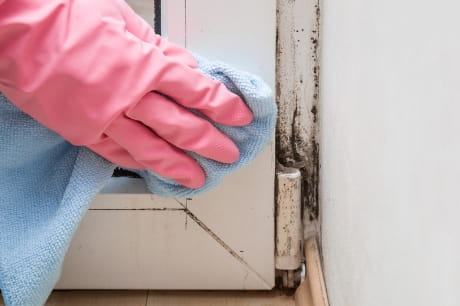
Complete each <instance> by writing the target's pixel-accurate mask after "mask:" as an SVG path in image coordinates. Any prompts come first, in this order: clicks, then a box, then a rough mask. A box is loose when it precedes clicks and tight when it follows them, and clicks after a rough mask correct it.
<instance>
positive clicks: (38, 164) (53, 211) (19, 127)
mask: <svg viewBox="0 0 460 306" xmlns="http://www.w3.org/2000/svg"><path fill="white" fill-rule="evenodd" d="M198 61H199V69H200V70H201V71H202V72H203V73H205V74H207V75H209V76H210V77H212V78H214V79H216V80H218V81H221V82H223V83H224V84H225V85H226V86H227V87H228V88H229V89H230V90H231V91H233V92H235V93H236V94H238V95H240V96H241V97H242V98H243V99H244V100H245V101H246V103H247V104H248V106H249V107H250V108H251V109H252V111H253V113H254V121H253V122H252V123H251V124H250V125H248V126H245V127H226V126H222V125H216V126H217V127H218V128H219V129H221V130H222V131H223V132H224V133H225V134H227V135H228V136H229V137H230V138H232V139H233V141H234V142H235V143H236V144H237V146H238V148H239V149H240V153H241V154H240V155H241V156H240V159H239V160H238V161H237V162H236V163H233V164H231V165H228V164H221V163H218V162H214V161H211V160H207V159H205V158H201V157H199V156H197V155H195V154H193V153H190V154H191V155H192V156H193V157H194V158H195V159H196V160H197V161H198V162H199V163H200V164H201V166H202V167H203V169H204V170H205V172H206V183H205V185H204V186H203V187H201V188H199V189H189V188H186V187H183V186H181V185H178V184H177V183H175V182H173V181H171V180H168V179H165V178H163V177H160V176H159V175H157V174H155V173H153V172H150V171H148V172H147V171H140V172H138V173H139V174H140V175H141V176H142V177H143V178H144V180H145V182H146V184H147V187H148V188H149V190H151V191H152V192H153V193H155V194H158V195H161V196H167V197H188V196H193V195H197V194H199V193H202V192H204V191H207V190H210V189H212V188H213V187H215V186H216V185H218V184H219V182H220V181H221V179H222V178H223V177H224V176H225V175H226V174H229V173H230V172H232V171H234V170H236V169H238V168H240V167H242V166H244V165H246V164H247V163H249V162H250V161H251V160H253V159H254V158H255V157H256V156H257V154H258V153H260V151H261V150H262V149H263V148H264V147H265V145H266V144H267V143H268V142H269V140H270V139H271V135H272V133H273V130H274V126H275V122H276V104H275V101H274V97H273V94H272V91H271V90H270V88H269V87H268V86H267V85H266V84H265V83H264V82H263V81H262V80H261V79H260V78H258V77H256V76H254V75H251V74H248V73H246V72H241V71H238V70H236V69H234V68H232V67H230V66H228V65H225V64H223V63H220V62H210V61H208V60H205V59H203V58H199V59H198ZM115 167H116V166H115V165H113V164H111V163H109V162H108V161H106V160H104V159H103V158H101V157H99V156H98V155H96V154H94V153H93V152H91V151H89V150H88V149H86V148H83V147H76V146H73V145H72V144H70V143H68V142H67V141H65V140H64V139H63V138H61V137H60V136H59V135H57V134H55V133H54V132H52V131H50V130H48V129H46V128H45V127H43V126H41V125H40V124H38V123H37V122H36V121H34V120H33V119H32V118H31V117H29V116H28V115H26V114H24V113H22V112H21V111H19V110H18V109H17V108H16V107H15V106H14V105H13V104H11V103H10V102H9V101H8V100H7V99H6V98H5V97H4V96H3V95H1V94H0V289H1V290H2V294H3V298H4V301H5V303H6V305H8V306H9V305H14V306H19V305H21V306H29V305H30V306H37V305H43V304H44V303H45V301H46V299H47V298H48V296H49V294H50V293H51V291H52V289H53V287H54V286H55V284H56V282H57V281H58V279H59V276H60V272H61V268H62V263H63V259H64V255H65V253H66V251H67V249H68V247H69V243H70V240H71V238H72V235H73V234H74V232H75V230H76V229H77V226H78V224H79V223H80V221H81V219H82V218H83V216H84V214H85V213H86V211H87V209H88V206H89V203H90V201H91V200H92V199H93V197H94V196H96V194H97V193H98V192H99V191H100V190H101V188H102V187H103V186H104V184H105V183H107V181H108V180H109V179H110V177H111V176H112V173H113V170H114V169H115Z"/></svg>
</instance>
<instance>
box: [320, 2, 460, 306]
mask: <svg viewBox="0 0 460 306" xmlns="http://www.w3.org/2000/svg"><path fill="white" fill-rule="evenodd" d="M459 9H460V2H458V1H449V0H439V1H428V0H405V1H398V0H386V1H378V0H349V1H342V0H323V1H322V33H321V39H322V46H321V48H322V55H321V56H322V57H321V65H322V66H321V98H320V104H321V109H320V110H321V165H322V166H321V174H320V175H321V191H320V192H321V205H322V230H323V237H322V244H323V255H324V261H325V274H326V275H325V277H326V284H327V287H328V291H329V297H330V301H331V305H332V306H380V305H382V306H383V305H385V306H390V305H414V306H415V305H416V306H423V305H430V306H432V305H436V306H441V305H442V306H444V305H452V306H453V305H460V290H459V285H460V222H459V221H460V162H459V159H460V139H459V131H460V119H459V116H460V86H459V85H460V82H459V81H460V77H459V73H460V35H459V34H460V18H459Z"/></svg>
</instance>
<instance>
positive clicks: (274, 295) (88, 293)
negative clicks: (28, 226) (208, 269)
mask: <svg viewBox="0 0 460 306" xmlns="http://www.w3.org/2000/svg"><path fill="white" fill-rule="evenodd" d="M0 305H2V306H3V305H4V303H3V301H2V299H1V297H0ZM227 305H235V306H294V305H295V301H294V296H293V295H290V294H287V293H284V292H281V291H278V290H273V291H153V290H56V291H54V292H53V293H52V294H51V296H50V298H49V299H48V302H47V303H46V306H227Z"/></svg>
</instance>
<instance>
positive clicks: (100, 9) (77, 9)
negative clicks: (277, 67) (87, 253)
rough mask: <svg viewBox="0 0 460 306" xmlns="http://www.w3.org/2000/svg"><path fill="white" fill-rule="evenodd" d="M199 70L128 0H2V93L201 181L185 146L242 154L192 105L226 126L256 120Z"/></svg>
mask: <svg viewBox="0 0 460 306" xmlns="http://www.w3.org/2000/svg"><path fill="white" fill-rule="evenodd" d="M194 68H196V62H195V59H194V58H193V56H192V55H191V54H190V53H188V52H187V51H186V50H184V49H183V48H180V47H178V46H175V45H173V44H170V43H168V42H167V41H165V40H162V39H161V38H160V37H159V36H157V35H156V34H155V33H154V32H153V30H152V29H151V28H150V26H149V25H147V24H146V23H145V22H144V21H143V20H141V18H140V17H138V16H137V15H136V14H135V13H134V12H133V11H132V10H131V9H130V8H129V7H128V6H127V4H126V3H124V2H123V1H121V0H99V1H94V0H47V1H36V0H35V1H34V0H4V1H2V0H0V92H3V93H4V94H5V96H7V97H8V98H9V99H10V100H11V101H12V102H13V103H14V104H15V105H16V106H17V107H18V108H19V109H21V110H22V111H24V112H26V113H27V114H29V115H30V116H32V117H33V118H35V119H36V120H37V121H39V122H40V123H41V124H43V125H44V126H46V127H48V128H49V129H51V130H54V131H55V132H57V133H59V134H60V135H61V136H62V137H64V138H65V139H67V140H68V141H70V142H71V143H73V144H74V145H81V146H87V147H88V148H90V149H91V150H93V151H95V152H97V153H98V154H100V155H101V156H103V157H105V158H106V159H108V160H109V161H111V162H113V163H115V164H118V165H120V166H123V167H127V168H134V169H151V170H153V171H155V172H156V173H158V174H160V175H162V176H164V177H168V178H171V179H173V180H175V181H177V182H178V183H180V184H182V185H185V186H187V187H191V188H197V187H199V186H201V185H202V184H203V183H204V181H205V174H204V172H203V170H202V169H201V167H200V166H199V165H198V164H197V163H196V162H195V160H194V159H192V158H191V157H190V156H188V155H187V154H185V153H184V152H183V151H182V149H183V150H188V151H193V152H195V153H197V154H199V155H201V156H204V157H207V158H210V159H214V160H216V161H219V162H223V163H232V162H234V161H236V160H237V159H238V157H239V152H238V148H237V147H236V145H235V144H234V143H233V142H232V141H231V140H230V139H229V138H228V137H227V136H225V135H224V134H223V133H221V132H220V131H219V130H217V129H216V128H214V127H213V125H212V124H211V123H209V122H208V121H207V120H204V119H202V118H200V117H199V116H197V115H195V114H193V113H192V112H190V111H189V110H188V108H193V109H196V110H197V111H199V112H201V113H202V114H204V115H205V116H207V117H208V118H210V119H211V120H213V121H215V122H218V123H221V124H225V125H232V126H243V125H247V124H249V123H250V122H251V120H252V113H251V111H250V110H249V109H248V108H247V106H246V105H245V104H244V102H243V101H242V100H241V99H240V98H239V97H238V96H236V95H234V94H233V93H231V92H229V91H228V90H227V89H226V88H225V86H223V85H222V84H221V83H219V82H216V81H213V80H211V79H210V78H208V77H206V76H205V75H203V74H201V73H200V72H198V71H197V70H195V69H194ZM18 141H21V140H20V139H18Z"/></svg>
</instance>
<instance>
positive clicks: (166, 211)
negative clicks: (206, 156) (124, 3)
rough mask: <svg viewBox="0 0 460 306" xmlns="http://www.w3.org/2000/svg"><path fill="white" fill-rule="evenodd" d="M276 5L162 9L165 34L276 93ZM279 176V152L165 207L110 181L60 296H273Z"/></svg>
mask: <svg viewBox="0 0 460 306" xmlns="http://www.w3.org/2000/svg"><path fill="white" fill-rule="evenodd" d="M146 1H148V0H146ZM136 2H138V3H137V4H138V5H139V3H140V1H136ZM275 3H276V1H275V0H257V1H256V0H253V1H251V2H250V3H248V2H246V1H244V0H238V1H223V0H220V1H212V0H200V1H197V0H193V1H183V0H182V1H179V0H170V1H162V16H161V17H162V20H161V21H162V28H163V30H165V31H166V32H167V33H166V35H167V36H168V37H169V39H170V40H172V41H175V42H178V43H179V44H182V45H187V47H188V48H189V49H191V50H192V51H194V52H197V53H199V54H201V55H203V56H206V57H209V58H212V59H220V60H224V61H226V62H228V63H231V64H233V65H235V66H237V67H239V68H241V69H244V70H246V71H250V72H253V73H257V74H258V75H260V76H261V77H262V78H264V79H265V80H266V81H267V82H268V83H269V84H270V85H271V86H272V87H274V86H273V85H274V78H275V25H276V7H275ZM141 4H142V3H141ZM166 6H167V9H166V10H165V9H164V8H165V7H166ZM151 7H153V5H152V6H151ZM144 15H146V16H147V15H148V14H146V13H144ZM255 20H257V22H255ZM274 168H275V167H274V144H273V143H272V144H270V145H269V146H268V148H267V149H266V150H265V151H264V152H263V153H262V154H261V155H260V156H259V157H258V158H257V159H256V160H255V161H254V162H253V163H252V164H251V165H249V166H248V167H245V168H243V169H240V170H239V171H236V172H235V173H234V174H232V175H230V176H228V177H226V178H225V179H224V182H223V183H222V184H221V186H219V187H218V188H216V189H215V190H213V191H211V192H209V193H207V194H204V195H202V196H199V197H194V198H192V199H165V198H160V197H157V196H155V195H151V194H149V193H148V192H147V191H146V189H145V186H144V185H143V182H142V181H141V180H140V179H131V178H113V179H112V181H111V182H110V184H109V186H107V187H106V188H105V189H104V190H103V192H102V193H101V194H100V195H98V196H97V198H96V199H95V201H94V202H93V203H92V205H91V209H90V210H89V211H88V213H87V215H86V216H85V218H84V220H83V222H82V224H81V225H80V227H79V229H78V231H77V233H76V235H75V237H74V239H73V241H72V244H71V246H70V249H69V252H68V254H67V256H66V259H65V263H64V270H63V274H62V277H61V280H60V281H59V283H58V285H57V288H59V289H71V288H74V289H98V288H101V289H102V288H103V289H122V288H129V289H141V288H142V289H146V288H151V289H271V288H272V287H273V286H274V277H275V276H274V272H275V266H274Z"/></svg>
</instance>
